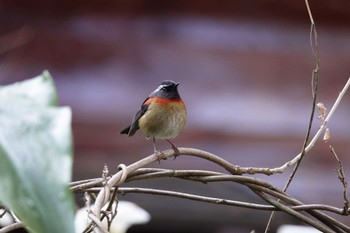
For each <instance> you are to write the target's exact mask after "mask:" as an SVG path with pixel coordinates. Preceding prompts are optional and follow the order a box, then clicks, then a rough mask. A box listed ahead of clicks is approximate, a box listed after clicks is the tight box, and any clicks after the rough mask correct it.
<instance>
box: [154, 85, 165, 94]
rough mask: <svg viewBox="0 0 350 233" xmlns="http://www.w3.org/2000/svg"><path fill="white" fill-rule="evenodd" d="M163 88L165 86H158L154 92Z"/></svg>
mask: <svg viewBox="0 0 350 233" xmlns="http://www.w3.org/2000/svg"><path fill="white" fill-rule="evenodd" d="M163 87H166V85H159V86H158V87H157V89H156V90H155V91H154V92H156V91H160V90H161V89H162V88H163Z"/></svg>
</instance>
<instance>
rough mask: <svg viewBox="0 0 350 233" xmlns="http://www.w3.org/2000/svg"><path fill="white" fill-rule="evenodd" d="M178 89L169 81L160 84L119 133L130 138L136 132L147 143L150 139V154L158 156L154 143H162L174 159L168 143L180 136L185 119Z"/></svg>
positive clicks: (185, 112)
mask: <svg viewBox="0 0 350 233" xmlns="http://www.w3.org/2000/svg"><path fill="white" fill-rule="evenodd" d="M178 85H179V83H176V82H174V81H171V80H165V81H162V82H161V83H160V84H159V86H158V87H157V89H155V90H154V91H153V92H152V93H151V94H150V95H149V96H148V98H146V100H145V101H143V103H142V105H141V107H140V109H139V110H138V111H137V112H136V114H135V115H134V117H133V119H132V122H131V124H130V125H129V126H128V127H126V128H125V129H123V130H122V131H121V132H120V133H121V134H127V135H128V136H129V137H131V136H133V135H134V134H135V133H136V131H137V130H138V129H140V130H141V131H142V133H143V134H144V135H145V137H146V138H147V139H150V138H152V140H153V149H154V152H155V153H156V154H158V155H159V154H162V153H161V152H160V151H158V150H157V147H156V139H165V140H167V141H168V142H169V143H170V145H171V147H172V149H173V150H174V159H175V158H176V157H177V156H178V155H179V154H180V152H179V150H178V148H177V147H176V146H175V145H174V144H173V143H172V142H171V141H170V139H173V138H175V137H176V136H177V135H178V134H179V133H180V131H181V130H182V129H183V127H184V126H185V123H186V119H187V110H186V106H185V103H184V101H183V100H182V99H181V97H180V94H179V92H178V90H177V88H178ZM158 161H159V160H158Z"/></svg>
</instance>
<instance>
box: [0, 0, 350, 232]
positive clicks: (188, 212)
mask: <svg viewBox="0 0 350 233" xmlns="http://www.w3.org/2000/svg"><path fill="white" fill-rule="evenodd" d="M310 4H311V9H312V12H313V15H314V19H315V21H316V25H317V32H318V37H319V46H320V57H321V64H320V67H321V71H320V74H321V77H320V83H319V93H318V101H320V102H323V103H324V104H325V106H326V107H327V108H328V109H330V108H331V106H332V104H333V102H334V101H335V99H336V97H337V95H338V93H339V91H340V90H341V89H342V87H343V86H344V85H345V83H346V81H347V79H348V77H349V76H350V66H349V58H350V30H349V29H350V20H349V13H350V2H349V1H345V0H335V1H311V2H310ZM309 31H310V21H309V16H308V14H307V11H306V8H305V4H304V1H292V0H287V1H273V0H265V1H255V0H253V1H243V0H221V1H213V0H208V1H200V0H178V1H168V0H162V1H160V0H148V1H145V0H129V1H126V0H122V1H107V0H103V1H90V0H85V1H81V0H77V1H68V0H61V1H57V0H53V1H44V0H29V1H20V0H2V1H0V85H6V84H10V83H13V82H15V81H19V80H24V79H27V78H31V77H34V76H36V75H39V74H41V72H42V71H43V70H44V69H48V70H49V71H50V72H51V74H52V75H53V77H54V79H55V81H56V85H57V87H58V95H59V100H60V104H61V105H68V106H70V107H71V108H72V111H73V132H74V142H75V161H74V180H80V179H87V178H93V177H100V176H101V171H102V168H103V166H104V164H107V165H108V166H109V169H110V171H111V172H113V173H114V172H116V171H117V166H118V164H120V163H124V164H127V165H128V164H130V163H132V162H135V161H137V160H139V159H141V158H143V157H145V156H148V155H150V154H151V153H152V152H153V146H152V141H149V140H145V139H144V137H143V135H142V134H141V133H137V134H136V135H135V136H134V137H132V138H128V137H126V136H125V135H120V134H119V132H120V130H121V129H123V128H124V127H125V126H127V125H128V124H129V123H130V121H131V119H132V117H133V115H134V113H135V112H136V111H137V110H138V108H139V107H140V105H141V103H142V102H143V101H144V99H145V98H146V97H147V96H148V94H149V93H150V92H152V91H153V90H154V89H155V88H156V87H157V85H158V83H159V82H160V81H162V80H165V79H170V80H174V81H176V82H180V86H179V91H180V94H181V96H182V98H183V99H184V100H185V102H186V104H187V109H188V121H187V124H186V127H185V129H184V130H183V131H182V133H181V134H180V135H179V136H178V137H177V138H176V139H175V140H174V141H173V142H174V143H175V144H176V145H177V146H179V147H193V148H198V149H202V150H207V151H209V152H212V153H215V154H217V155H219V156H221V157H222V158H224V159H226V160H228V161H229V162H231V163H233V164H237V165H241V166H253V167H271V168H272V167H278V166H281V165H282V164H284V163H285V162H286V161H288V160H290V159H292V158H293V157H294V156H295V155H296V154H298V153H299V152H300V150H301V147H302V143H303V140H304V136H305V133H306V128H307V125H308V120H309V115H310V111H311V101H312V100H311V86H310V83H311V73H312V69H313V68H314V67H315V59H314V56H313V54H312V51H311V48H310V37H309ZM349 102H350V95H349V93H347V95H346V96H345V97H344V99H343V101H342V103H341V104H340V105H339V108H338V109H337V111H336V113H335V115H334V117H333V119H332V120H331V122H330V123H329V128H330V131H331V134H332V138H331V141H330V144H331V145H332V146H333V147H334V148H335V150H336V152H337V154H338V156H339V157H340V159H341V160H342V162H343V166H344V168H345V174H346V175H348V176H349V175H350V170H349V166H350V156H349V151H350V146H349V133H350V124H348V119H349V114H350V105H349ZM314 123H315V124H314V127H313V131H312V132H313V133H314V132H315V131H316V130H317V128H318V126H319V125H320V124H321V122H320V121H318V120H315V122H314ZM328 146H329V144H327V143H324V142H322V141H318V142H317V144H316V146H315V148H314V149H313V150H312V151H311V152H310V153H309V154H308V155H307V156H306V157H305V159H304V160H303V162H302V164H301V167H300V169H299V171H298V173H297V175H296V177H295V179H294V180H293V182H292V184H291V186H290V189H289V193H290V194H291V195H292V196H294V197H296V198H298V199H299V200H301V201H302V202H304V203H324V204H329V205H335V206H337V207H342V206H343V199H342V191H343V189H342V185H341V183H340V182H339V180H338V178H337V174H336V172H335V169H336V168H337V167H338V164H337V161H336V160H335V158H334V156H333V155H332V154H331V153H330V152H329V147H328ZM158 147H159V148H161V149H168V148H169V145H168V144H167V143H166V142H162V141H159V142H158ZM152 166H153V167H161V168H173V169H209V170H219V171H222V169H220V168H218V167H216V166H214V165H212V164H209V163H208V162H206V161H202V160H200V159H196V158H191V157H189V156H180V157H179V158H177V159H176V160H175V161H172V160H167V161H161V163H160V165H159V164H153V165H152ZM290 172H291V169H290V170H288V171H287V172H286V173H285V174H279V175H273V176H271V177H266V176H262V175H257V177H259V178H262V179H264V180H267V181H269V182H271V183H272V184H273V185H275V186H277V187H279V188H282V187H283V186H284V183H285V181H286V179H287V177H288V175H289V174H290ZM126 185H127V186H131V187H140V186H141V187H149V188H159V189H169V190H174V191H183V192H189V193H193V194H201V195H208V196H212V197H223V198H230V199H233V200H239V201H247V202H256V203H262V202H261V201H260V200H259V199H258V198H256V197H255V195H254V194H253V193H252V192H251V191H250V190H248V189H246V188H244V187H242V186H239V185H237V184H231V183H222V184H193V183H191V182H186V181H178V180H174V179H157V180H149V181H142V182H132V183H128V184H126ZM76 197H77V202H78V203H79V204H80V205H81V204H83V202H82V196H81V195H77V196H76ZM119 198H120V199H123V200H128V201H133V202H135V203H137V204H138V205H139V206H141V207H142V208H144V209H146V210H147V211H148V212H149V213H150V214H151V216H152V219H151V221H150V223H148V224H147V225H142V226H136V227H133V228H132V229H131V230H130V232H154V233H157V232H174V233H175V232H213V233H230V232H250V231H251V230H253V229H255V230H256V231H257V232H261V231H262V230H263V229H264V227H265V225H266V222H267V220H268V216H269V212H262V211H257V210H247V209H243V208H236V207H227V206H216V205H213V204H205V203H198V202H193V201H188V200H180V199H174V198H168V197H160V196H151V195H143V194H127V195H126V196H121V197H119ZM334 217H336V218H337V219H339V220H341V221H343V222H344V223H346V224H350V221H349V219H348V218H345V217H344V218H343V217H339V216H334ZM285 223H297V222H296V221H295V220H294V219H293V218H290V217H289V216H287V215H285V214H282V213H279V214H277V216H276V218H275V221H274V222H273V229H276V227H278V226H279V225H281V224H285Z"/></svg>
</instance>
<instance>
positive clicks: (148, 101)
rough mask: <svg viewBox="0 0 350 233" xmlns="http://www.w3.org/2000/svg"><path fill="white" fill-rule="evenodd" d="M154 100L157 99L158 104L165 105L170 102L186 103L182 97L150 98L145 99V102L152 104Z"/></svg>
mask: <svg viewBox="0 0 350 233" xmlns="http://www.w3.org/2000/svg"><path fill="white" fill-rule="evenodd" d="M153 101H155V102H156V103H157V104H160V105H165V104H169V103H184V102H183V100H182V99H167V98H149V99H147V100H146V101H145V103H144V104H147V105H149V104H151V103H152V102H153Z"/></svg>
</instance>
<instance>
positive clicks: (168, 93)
mask: <svg viewBox="0 0 350 233" xmlns="http://www.w3.org/2000/svg"><path fill="white" fill-rule="evenodd" d="M178 85H179V83H175V82H173V81H170V80H165V81H163V82H161V83H160V84H159V86H158V87H157V89H156V90H155V91H153V92H152V93H151V94H150V95H149V97H158V98H167V99H177V98H180V95H179V92H178V91H177V86H178Z"/></svg>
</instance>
